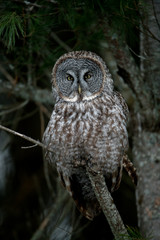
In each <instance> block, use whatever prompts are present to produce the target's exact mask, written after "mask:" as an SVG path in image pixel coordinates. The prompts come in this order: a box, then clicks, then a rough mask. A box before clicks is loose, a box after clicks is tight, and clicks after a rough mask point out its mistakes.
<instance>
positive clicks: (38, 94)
mask: <svg viewBox="0 0 160 240" xmlns="http://www.w3.org/2000/svg"><path fill="white" fill-rule="evenodd" d="M0 85H1V88H0V94H1V93H10V94H13V95H15V96H16V97H21V98H22V99H25V100H32V101H34V102H38V103H48V104H52V105H53V104H54V98H53V94H52V92H51V91H49V90H47V89H40V88H38V87H34V86H27V84H23V83H17V84H16V85H14V86H13V85H12V84H11V83H10V82H6V81H3V80H0Z"/></svg>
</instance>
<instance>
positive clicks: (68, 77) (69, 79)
mask: <svg viewBox="0 0 160 240" xmlns="http://www.w3.org/2000/svg"><path fill="white" fill-rule="evenodd" d="M66 78H67V80H68V81H73V80H74V78H73V77H72V76H71V75H70V74H68V75H67V77H66Z"/></svg>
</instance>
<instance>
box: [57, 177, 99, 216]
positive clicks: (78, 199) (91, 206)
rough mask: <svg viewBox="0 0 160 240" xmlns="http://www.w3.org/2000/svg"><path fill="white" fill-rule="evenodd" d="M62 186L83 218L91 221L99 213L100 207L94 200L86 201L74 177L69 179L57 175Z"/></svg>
mask: <svg viewBox="0 0 160 240" xmlns="http://www.w3.org/2000/svg"><path fill="white" fill-rule="evenodd" d="M59 175H60V178H61V181H62V183H63V186H64V187H65V188H66V189H67V191H68V192H69V194H70V195H71V196H72V198H73V200H74V202H75V204H76V206H77V208H78V210H79V211H80V212H81V213H82V215H83V216H84V217H86V218H87V219H89V220H93V219H94V217H96V216H97V215H98V214H99V213H100V212H101V207H100V205H99V203H98V201H97V199H96V197H95V198H92V199H87V198H85V197H84V196H83V194H82V188H81V184H80V183H79V182H78V181H77V179H76V176H75V175H72V176H71V177H68V176H64V175H63V174H62V173H60V174H59Z"/></svg>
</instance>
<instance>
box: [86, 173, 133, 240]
mask: <svg viewBox="0 0 160 240" xmlns="http://www.w3.org/2000/svg"><path fill="white" fill-rule="evenodd" d="M87 172H88V176H89V179H90V181H91V184H92V187H93V189H94V192H95V195H96V197H97V199H98V201H99V203H100V206H101V207H102V210H103V212H104V215H105V217H106V219H107V221H108V223H109V225H110V228H111V230H112V233H113V235H114V237H115V239H116V240H120V239H121V240H122V239H123V240H124V239H125V240H127V239H129V236H128V233H127V230H126V228H125V226H124V224H123V221H122V219H121V216H120V214H119V212H118V210H117V208H116V206H115V204H114V202H113V199H112V197H111V194H110V193H109V191H108V188H107V186H106V183H105V179H104V177H103V175H102V174H101V173H95V172H93V171H91V170H90V169H88V170H87Z"/></svg>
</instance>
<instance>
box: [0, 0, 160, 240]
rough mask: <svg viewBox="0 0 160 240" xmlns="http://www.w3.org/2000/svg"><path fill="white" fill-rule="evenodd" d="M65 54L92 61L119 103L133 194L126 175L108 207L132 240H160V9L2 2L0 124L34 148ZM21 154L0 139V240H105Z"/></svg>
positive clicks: (108, 2)
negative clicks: (84, 54) (86, 55)
mask: <svg viewBox="0 0 160 240" xmlns="http://www.w3.org/2000/svg"><path fill="white" fill-rule="evenodd" d="M72 50H88V51H93V52H96V53H97V54H98V55H100V56H101V57H102V58H103V59H104V60H105V62H106V64H107V66H108V68H109V70H110V72H111V74H112V77H113V79H114V85H115V89H117V90H118V91H120V92H121V93H122V95H123V96H124V98H125V99H126V101H127V104H128V106H129V110H130V120H129V123H128V132H129V143H130V148H129V152H128V155H129V157H130V159H131V160H132V161H133V163H134V164H135V166H136V168H137V171H138V176H139V180H138V186H137V188H136V189H135V187H134V186H133V184H132V182H131V180H130V179H129V178H128V176H127V174H126V173H125V172H124V176H123V181H122V183H121V187H120V189H119V190H118V191H117V192H115V193H114V194H113V198H114V201H115V204H116V206H117V208H118V210H119V212H120V214H121V216H122V219H123V221H124V223H125V225H128V226H129V229H130V232H132V235H133V236H134V237H135V238H132V239H138V237H139V239H145V238H146V239H152V240H157V239H160V229H159V226H160V194H159V193H160V67H159V65H160V0H146V1H142V0H139V1H138V0H102V1H98V0H92V1H89V0H88V1H87V0H84V1H78V0H75V1H73V0H72V1H71V0H68V1H65V0H57V1H54V0H48V1H47V0H46V1H44V0H37V1H23V0H22V1H21V0H13V1H0V124H2V125H3V126H6V127H8V128H10V129H13V130H15V131H17V132H20V133H22V134H26V135H27V136H29V137H32V138H34V139H39V140H41V138H42V135H43V132H44V129H45V127H46V125H47V122H48V120H49V118H50V115H51V112H52V110H53V106H54V100H53V96H52V93H51V83H50V80H51V71H52V68H53V65H54V63H55V61H56V60H57V59H58V58H59V57H60V56H61V55H62V54H63V53H65V52H68V51H72ZM29 146H30V143H29V142H27V141H26V140H24V139H22V138H20V137H17V136H14V135H12V134H9V133H7V132H6V131H2V130H0V239H5V240H7V239H15V240H19V239H23V240H25V239H32V240H35V239H52V240H54V239H58V240H60V239H65V240H67V239H72V240H73V239H74V240H75V239H82V240H85V239H93V240H94V239H99V240H102V239H113V236H112V234H111V232H110V228H109V226H108V224H107V221H106V220H105V218H104V216H103V214H101V215H100V216H99V217H97V218H96V219H95V220H94V221H93V222H89V221H88V220H86V219H84V218H83V217H82V216H80V214H79V213H78V211H76V209H75V207H74V204H73V202H72V200H71V199H70V197H69V196H68V195H67V194H66V193H65V190H64V189H63V188H61V187H60V186H59V183H58V182H57V174H56V171H55V170H53V169H51V168H50V167H48V165H47V164H46V163H45V162H44V161H43V153H42V149H41V148H40V147H32V148H31V147H29ZM22 147H27V148H22ZM132 227H133V228H134V230H133V229H132ZM135 228H138V229H139V230H138V233H137V232H136V230H135ZM139 232H140V233H141V234H142V236H143V237H140V233H139ZM136 234H138V237H136V236H137V235H136Z"/></svg>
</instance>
